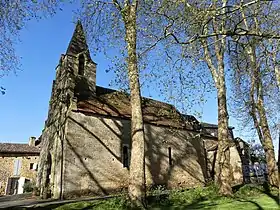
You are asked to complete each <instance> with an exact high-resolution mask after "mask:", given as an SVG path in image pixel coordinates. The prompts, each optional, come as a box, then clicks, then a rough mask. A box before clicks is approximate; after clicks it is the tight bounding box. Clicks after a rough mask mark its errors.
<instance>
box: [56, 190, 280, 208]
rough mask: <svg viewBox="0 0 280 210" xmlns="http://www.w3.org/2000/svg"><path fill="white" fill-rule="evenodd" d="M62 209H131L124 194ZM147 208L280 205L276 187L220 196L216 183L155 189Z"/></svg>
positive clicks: (70, 205)
mask: <svg viewBox="0 0 280 210" xmlns="http://www.w3.org/2000/svg"><path fill="white" fill-rule="evenodd" d="M64 209H97V210H99V209H106V210H107V209H109V210H110V209H116V210H118V209H131V208H130V207H129V202H128V201H127V200H126V199H125V198H123V197H119V198H113V199H107V200H97V201H93V202H78V203H72V204H65V205H62V206H60V207H57V208H56V210H64ZM148 209H153V210H158V209H163V210H164V209H166V210H167V209H218V210H219V209H221V210H235V209H244V210H245V209H246V210H251V209H252V210H254V209H258V210H262V209H267V210H270V209H280V208H279V206H278V204H277V191H275V190H272V189H271V190H270V191H267V189H264V188H263V187H256V186H252V185H246V186H244V187H241V188H240V189H239V190H238V191H236V192H235V194H234V196H233V197H221V196H219V195H218V193H217V188H216V187H215V186H210V187H207V188H196V189H192V190H185V191H172V192H171V193H170V194H169V195H162V192H160V191H155V192H154V193H153V196H149V197H148Z"/></svg>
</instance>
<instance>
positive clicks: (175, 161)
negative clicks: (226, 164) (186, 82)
mask: <svg viewBox="0 0 280 210" xmlns="http://www.w3.org/2000/svg"><path fill="white" fill-rule="evenodd" d="M96 67H97V64H96V63H94V61H92V59H91V57H90V53H89V50H88V46H87V43H86V39H85V35H84V32H83V28H82V25H81V23H79V22H78V23H77V25H76V29H75V31H74V34H73V37H72V39H71V41H70V44H69V46H68V49H67V51H66V53H65V54H63V55H61V58H60V61H59V64H58V66H57V67H56V78H55V80H54V81H53V86H52V94H51V99H50V103H49V111H48V117H47V120H46V122H45V128H44V130H43V132H42V136H41V138H40V139H41V143H40V144H41V148H42V150H41V154H40V162H39V171H38V180H37V185H38V187H40V190H41V195H42V196H45V197H46V196H51V197H53V198H69V197H73V196H79V195H89V194H108V193H112V192H118V191H122V190H125V189H126V188H127V186H128V177H129V166H130V150H131V141H130V117H131V116H130V113H131V110H130V101H129V95H128V94H127V93H124V92H121V91H117V90H112V89H108V88H104V87H100V86H97V85H96V73H98V71H96V69H97V68H96ZM142 108H143V120H144V123H145V125H144V129H145V130H144V131H145V141H146V154H145V155H146V163H145V164H146V182H147V185H148V186H152V185H158V184H161V185H165V186H166V187H167V188H192V187H196V186H203V185H205V184H206V183H207V182H208V181H209V180H211V179H212V178H213V174H214V173H213V168H214V165H213V162H214V161H215V154H216V151H217V126H216V125H210V124H205V123H204V124H203V123H200V122H199V121H198V120H196V118H195V117H193V116H190V115H183V114H181V113H179V111H178V110H176V108H175V107H174V106H172V105H170V104H166V103H163V102H160V101H156V100H153V99H149V98H142ZM232 129H233V128H229V138H230V139H232V147H231V156H232V159H231V166H232V172H233V173H232V177H229V178H230V179H231V180H232V183H233V184H234V183H240V182H242V179H243V178H242V165H241V159H240V156H239V154H238V151H237V149H236V147H235V143H234V142H235V141H234V138H233V133H232Z"/></svg>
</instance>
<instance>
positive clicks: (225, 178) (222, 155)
mask: <svg viewBox="0 0 280 210" xmlns="http://www.w3.org/2000/svg"><path fill="white" fill-rule="evenodd" d="M222 80H223V79H220V84H219V86H220V87H219V88H218V91H217V93H218V140H219V141H218V154H217V156H218V158H217V164H218V168H217V173H218V174H216V177H217V184H218V186H219V192H220V194H222V195H231V194H232V189H231V185H230V184H231V183H230V182H231V180H230V177H231V174H230V143H229V139H228V135H229V132H228V111H227V104H226V87H225V81H224V80H223V81H222Z"/></svg>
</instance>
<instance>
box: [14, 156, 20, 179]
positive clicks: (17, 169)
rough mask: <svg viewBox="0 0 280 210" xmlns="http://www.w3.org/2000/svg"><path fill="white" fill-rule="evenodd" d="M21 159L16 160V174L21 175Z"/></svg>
mask: <svg viewBox="0 0 280 210" xmlns="http://www.w3.org/2000/svg"><path fill="white" fill-rule="evenodd" d="M20 168H21V159H15V162H14V176H19V175H20Z"/></svg>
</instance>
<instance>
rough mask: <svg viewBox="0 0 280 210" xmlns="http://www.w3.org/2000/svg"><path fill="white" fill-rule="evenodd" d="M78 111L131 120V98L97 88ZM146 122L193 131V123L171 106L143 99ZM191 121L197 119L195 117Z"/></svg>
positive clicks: (80, 103) (81, 102)
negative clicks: (94, 95) (94, 93)
mask: <svg viewBox="0 0 280 210" xmlns="http://www.w3.org/2000/svg"><path fill="white" fill-rule="evenodd" d="M77 107H78V111H79V112H83V113H87V114H101V115H106V116H113V117H121V118H126V119H130V118H131V107H130V96H129V94H127V93H125V92H121V91H116V90H112V89H107V88H103V87H99V86H97V87H96V97H94V98H91V99H88V100H82V101H78V103H77ZM142 112H143V120H144V122H148V123H152V124H156V125H164V126H170V127H176V128H185V129H193V121H191V120H190V121H186V118H185V117H184V116H183V115H182V114H180V112H179V111H178V110H176V108H175V107H174V106H172V105H170V104H167V103H164V102H160V101H156V100H153V99H149V98H144V97H142ZM189 119H195V118H194V117H193V116H192V117H190V118H189Z"/></svg>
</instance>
